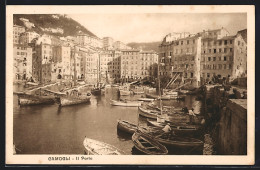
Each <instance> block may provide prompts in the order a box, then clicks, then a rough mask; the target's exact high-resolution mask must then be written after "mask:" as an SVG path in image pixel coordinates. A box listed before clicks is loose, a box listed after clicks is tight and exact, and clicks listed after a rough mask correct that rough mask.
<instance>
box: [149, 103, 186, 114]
mask: <svg viewBox="0 0 260 170" xmlns="http://www.w3.org/2000/svg"><path fill="white" fill-rule="evenodd" d="M147 107H148V108H150V109H155V110H158V111H160V110H161V109H160V107H159V106H157V105H156V104H154V103H153V102H151V103H148V104H147ZM162 109H163V111H169V110H171V111H176V112H183V110H182V108H176V107H174V106H162Z"/></svg>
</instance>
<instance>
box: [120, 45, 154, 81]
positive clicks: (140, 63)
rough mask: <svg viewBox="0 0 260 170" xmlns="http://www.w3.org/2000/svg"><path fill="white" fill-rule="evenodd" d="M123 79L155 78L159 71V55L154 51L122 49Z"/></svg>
mask: <svg viewBox="0 0 260 170" xmlns="http://www.w3.org/2000/svg"><path fill="white" fill-rule="evenodd" d="M121 52H122V53H121V79H122V80H123V81H132V80H137V79H149V80H151V79H153V78H155V77H156V76H157V75H156V71H157V62H158V55H157V54H156V53H155V52H153V51H140V50H122V51H121Z"/></svg>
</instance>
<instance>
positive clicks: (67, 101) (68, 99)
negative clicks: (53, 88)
mask: <svg viewBox="0 0 260 170" xmlns="http://www.w3.org/2000/svg"><path fill="white" fill-rule="evenodd" d="M85 86H86V85H83V86H79V87H74V88H72V89H69V90H67V91H65V92H64V93H63V94H61V95H59V98H58V103H59V105H60V106H70V105H75V104H81V103H88V102H90V99H91V96H92V95H91V93H90V92H81V90H82V89H83V88H84V87H85Z"/></svg>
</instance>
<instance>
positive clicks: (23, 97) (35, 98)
mask: <svg viewBox="0 0 260 170" xmlns="http://www.w3.org/2000/svg"><path fill="white" fill-rule="evenodd" d="M17 96H18V104H19V105H20V106H26V105H38V104H54V103H55V96H47V95H46V96H40V95H32V94H26V93H22V94H17Z"/></svg>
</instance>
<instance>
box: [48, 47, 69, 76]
mask: <svg viewBox="0 0 260 170" xmlns="http://www.w3.org/2000/svg"><path fill="white" fill-rule="evenodd" d="M70 52H71V50H70V47H67V46H53V47H52V53H53V63H52V74H51V77H52V78H51V79H52V81H56V80H57V79H64V80H71V79H72V73H71V54H70Z"/></svg>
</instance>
